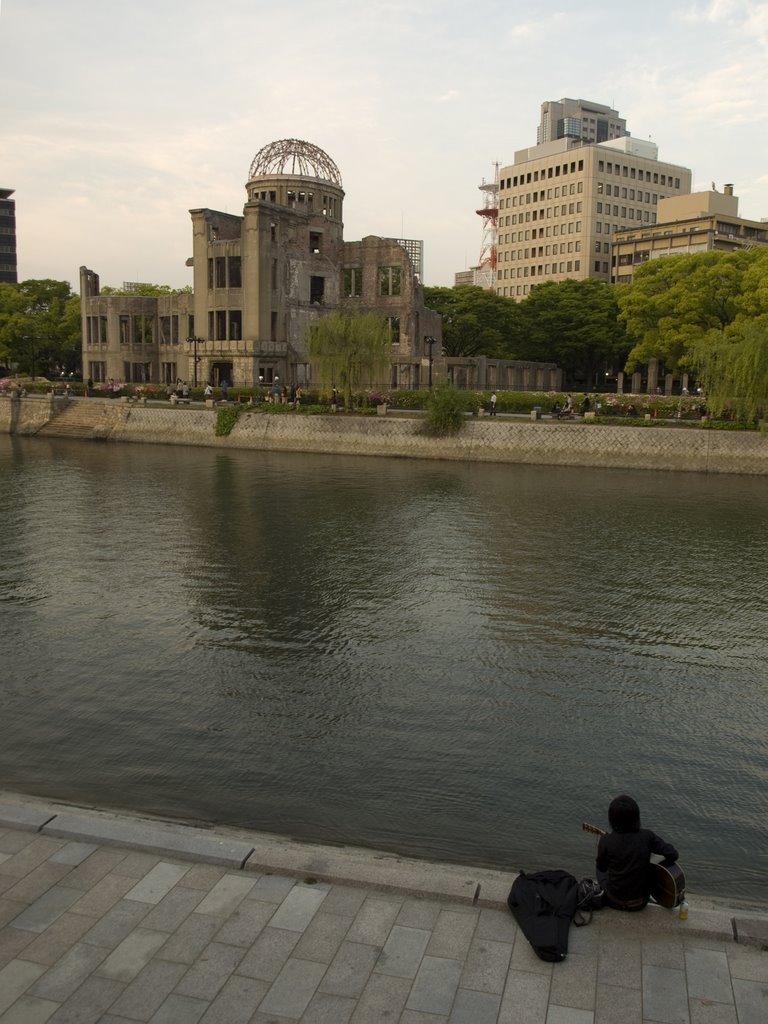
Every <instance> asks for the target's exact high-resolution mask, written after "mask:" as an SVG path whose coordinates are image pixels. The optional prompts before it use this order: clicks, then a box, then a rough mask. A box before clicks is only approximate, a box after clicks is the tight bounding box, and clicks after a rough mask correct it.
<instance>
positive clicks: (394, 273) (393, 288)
mask: <svg viewBox="0 0 768 1024" xmlns="http://www.w3.org/2000/svg"><path fill="white" fill-rule="evenodd" d="M399 294H400V267H379V295H399Z"/></svg>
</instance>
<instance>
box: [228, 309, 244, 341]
mask: <svg viewBox="0 0 768 1024" xmlns="http://www.w3.org/2000/svg"><path fill="white" fill-rule="evenodd" d="M242 336H243V313H242V310H239V309H230V311H229V340H230V341H240V339H241V338H242Z"/></svg>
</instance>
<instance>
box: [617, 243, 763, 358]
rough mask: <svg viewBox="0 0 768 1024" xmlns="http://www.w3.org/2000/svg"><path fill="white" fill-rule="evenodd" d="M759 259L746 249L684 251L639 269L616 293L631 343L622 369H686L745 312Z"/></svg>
mask: <svg viewBox="0 0 768 1024" xmlns="http://www.w3.org/2000/svg"><path fill="white" fill-rule="evenodd" d="M758 256H760V258H763V257H764V256H765V254H758V253H757V252H756V251H753V250H747V249H739V250H737V251H735V252H716V251H713V252H702V253H687V254H685V255H682V256H664V257H662V258H659V259H655V260H650V261H649V262H648V263H645V264H643V265H642V266H641V267H638V269H637V271H636V272H635V277H634V280H633V282H632V284H631V285H629V286H622V287H621V289H620V292H619V295H620V298H619V306H620V317H621V319H622V321H623V322H624V323H625V324H626V327H627V333H628V335H629V337H630V339H631V341H632V342H634V345H633V347H632V349H631V351H630V353H629V356H628V358H627V363H626V369H627V370H628V371H630V372H631V371H632V370H634V369H635V368H636V367H637V366H638V365H640V364H643V363H647V362H648V360H649V359H654V358H655V359H660V360H661V361H662V362H663V363H664V365H665V366H666V367H667V368H668V369H670V370H676V369H680V368H687V367H689V366H690V360H689V353H690V352H691V350H692V349H693V348H694V347H697V348H698V346H699V343H700V342H701V341H702V340H704V339H705V338H706V337H707V336H708V335H710V332H711V331H715V332H718V331H719V332H722V331H724V330H725V329H726V328H727V327H728V326H729V325H730V324H731V323H733V321H734V320H735V319H736V317H737V316H738V314H739V313H740V311H743V310H744V307H745V297H744V287H745V281H746V280H748V278H747V274H748V272H749V271H750V268H751V267H752V266H753V265H754V263H755V262H756V260H757V258H758ZM753 276H754V277H757V273H756V272H755V274H753ZM764 300H766V301H768V287H767V289H766V295H765V296H764ZM766 309H768V305H766ZM715 336H716V335H712V337H715Z"/></svg>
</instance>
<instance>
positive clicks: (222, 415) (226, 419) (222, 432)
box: [216, 405, 240, 437]
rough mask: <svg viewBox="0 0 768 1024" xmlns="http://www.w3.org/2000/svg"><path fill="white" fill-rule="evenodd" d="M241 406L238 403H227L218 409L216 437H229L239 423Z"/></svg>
mask: <svg viewBox="0 0 768 1024" xmlns="http://www.w3.org/2000/svg"><path fill="white" fill-rule="evenodd" d="M239 415H240V408H239V407H238V406H236V405H225V406H222V407H221V408H219V409H217V410H216V437H227V436H228V435H229V434H231V433H232V428H233V427H234V425H235V424H236V423H237V417H238V416H239Z"/></svg>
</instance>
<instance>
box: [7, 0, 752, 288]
mask: <svg viewBox="0 0 768 1024" xmlns="http://www.w3.org/2000/svg"><path fill="white" fill-rule="evenodd" d="M767 53H768V2H758V0H690V2H689V0H667V2H660V0H645V2H644V3H639V4H638V3H631V4H630V3H625V2H621V0H610V2H596V0H584V2H574V0H569V2H567V3H566V2H563V0H560V2H553V0H539V2H538V3H535V4H533V3H530V2H525V3H522V2H519V0H502V2H498V0H485V2H484V3H483V4H481V5H478V4H476V3H469V2H464V0H355V2H352V0H325V2H319V0H281V2H280V3H279V4H275V3H269V4H268V3H265V2H264V0H220V2H219V3H218V4H216V3H211V2H210V0H152V2H149V0H120V2H118V0H69V2H63V0H0V98H1V99H2V106H1V109H2V115H1V116H0V187H5V188H13V189H15V190H16V193H15V196H14V198H15V200H16V216H17V235H18V256H19V280H25V279H27V278H48V277H49V278H54V279H59V280H68V281H70V282H71V283H72V285H73V287H74V288H75V290H77V289H78V287H79V285H78V273H79V267H80V266H81V265H82V264H85V265H86V266H88V267H90V268H91V269H92V270H95V271H96V273H98V274H99V275H100V278H101V283H102V285H105V284H109V285H113V286H114V285H116V286H119V285H121V284H122V283H123V282H124V281H151V282H154V283H158V284H168V285H171V286H173V287H182V286H184V285H188V284H191V283H192V272H191V270H190V269H189V268H188V267H186V266H185V261H186V259H187V258H188V257H189V256H190V255H191V248H192V232H191V222H190V217H189V210H190V209H194V208H199V207H210V208H212V209H217V210H223V211H226V212H229V213H241V212H242V207H243V203H244V202H245V199H246V195H245V183H246V180H247V177H248V170H249V167H250V165H251V162H252V160H253V157H254V156H255V154H256V153H257V152H258V151H259V150H260V149H261V148H262V147H263V146H265V145H267V144H269V143H270V142H273V141H275V140H278V139H289V138H295V139H303V140H306V141H308V142H311V143H313V144H315V145H317V146H319V147H321V148H322V149H323V150H325V152H326V153H327V154H328V155H329V156H330V157H331V158H332V159H333V160H334V161H335V163H336V164H337V165H338V167H339V169H340V171H341V176H342V180H343V183H344V190H345V199H344V225H345V227H344V237H345V238H346V239H347V240H355V239H359V238H362V237H364V236H365V235H384V236H389V237H399V238H402V237H404V238H415V239H422V240H423V242H424V282H425V284H428V285H452V284H453V276H454V273H455V272H456V271H458V270H464V269H467V268H468V267H471V266H473V265H476V264H477V262H478V259H479V257H480V250H481V246H482V221H481V218H480V217H478V216H477V214H476V212H475V211H476V210H477V209H479V208H480V207H481V206H482V195H481V193H480V192H479V191H478V186H479V185H480V184H481V182H483V181H484V180H485V181H492V180H493V177H494V164H495V163H496V162H497V161H498V162H500V163H501V165H502V166H504V165H505V164H509V163H511V162H512V161H513V159H514V153H515V150H517V149H523V148H525V147H526V146H531V145H534V144H535V142H536V127H537V125H538V123H539V117H540V106H541V103H542V102H543V101H544V100H558V99H560V98H561V97H564V96H570V97H573V98H582V99H587V100H591V101H595V102H598V103H604V104H608V105H610V106H613V107H615V108H616V109H617V110H618V111H619V113H620V115H621V116H622V117H624V118H626V121H627V128H628V130H629V131H630V133H631V134H632V135H634V136H637V137H638V138H642V139H648V138H650V139H652V140H653V141H654V142H655V143H656V144H657V145H658V147H659V159H661V160H664V161H668V162H671V163H678V164H683V165H684V166H687V167H690V168H691V169H692V170H693V181H694V184H693V191H701V190H706V189H709V188H711V186H712V183H713V182H714V183H715V184H716V187H717V189H718V190H719V191H722V189H723V185H724V184H726V183H732V184H733V185H734V191H735V193H736V195H737V196H738V197H739V200H740V206H739V213H740V214H741V216H743V217H747V218H750V219H753V220H759V219H761V218H768V60H766V54H767Z"/></svg>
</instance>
